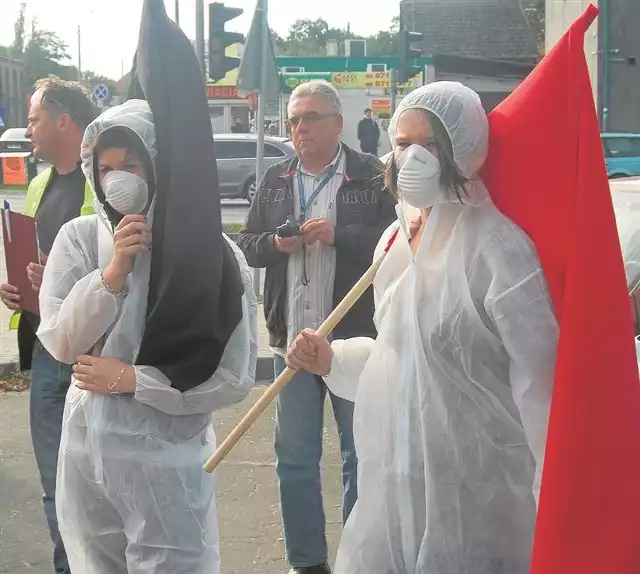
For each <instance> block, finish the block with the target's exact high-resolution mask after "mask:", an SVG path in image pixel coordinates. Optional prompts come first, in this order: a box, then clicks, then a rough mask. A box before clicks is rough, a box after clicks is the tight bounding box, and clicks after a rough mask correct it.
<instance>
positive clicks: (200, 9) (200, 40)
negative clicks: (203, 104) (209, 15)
mask: <svg viewBox="0 0 640 574" xmlns="http://www.w3.org/2000/svg"><path fill="white" fill-rule="evenodd" d="M196 55H197V56H198V61H199V62H200V69H201V70H202V75H203V76H204V77H205V78H206V73H205V70H206V69H207V68H206V66H205V63H204V0H196Z"/></svg>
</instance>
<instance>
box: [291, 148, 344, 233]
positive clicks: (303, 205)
mask: <svg viewBox="0 0 640 574" xmlns="http://www.w3.org/2000/svg"><path fill="white" fill-rule="evenodd" d="M341 153H342V152H341ZM340 160H341V157H340V156H339V157H338V158H337V160H336V162H335V163H334V164H333V165H332V166H331V169H330V170H329V172H328V173H327V175H326V176H325V178H324V179H323V180H322V181H321V182H320V185H318V187H316V188H315V189H314V190H313V193H312V194H311V195H310V196H309V199H308V200H307V198H306V197H305V192H304V182H303V181H302V171H301V170H300V166H298V169H297V176H298V196H299V197H300V223H301V224H302V223H304V221H305V220H306V219H307V211H308V210H309V207H310V206H311V205H313V202H314V201H315V200H316V198H317V197H318V195H319V194H320V192H321V191H322V190H323V189H324V188H325V187H326V186H327V185H328V184H329V182H330V181H331V179H332V178H333V176H334V175H335V174H336V172H337V171H338V165H339V164H340Z"/></svg>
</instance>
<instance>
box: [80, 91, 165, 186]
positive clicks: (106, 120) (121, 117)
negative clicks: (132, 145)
mask: <svg viewBox="0 0 640 574" xmlns="http://www.w3.org/2000/svg"><path fill="white" fill-rule="evenodd" d="M116 126H120V127H126V128H129V129H130V130H131V131H133V132H134V133H135V134H136V135H137V136H138V137H139V138H140V140H141V141H142V143H143V144H144V147H145V148H147V151H148V152H149V156H150V157H151V163H152V164H154V165H155V157H156V147H155V146H156V129H155V125H154V123H153V114H152V113H151V108H150V107H149V104H148V103H147V102H146V101H145V100H128V101H126V102H125V103H124V104H121V105H119V106H114V107H113V108H109V109H108V110H106V111H105V112H103V113H102V114H100V115H99V116H98V117H97V118H96V119H95V120H93V121H92V122H91V123H90V124H89V125H88V126H87V129H86V130H85V132H84V137H83V138H82V146H81V148H80V159H81V160H82V171H83V172H84V176H85V177H86V178H87V181H88V182H89V183H90V184H91V187H92V188H93V190H94V192H95V190H96V185H95V183H96V182H95V181H94V178H93V159H94V158H93V149H94V146H95V143H96V140H97V138H98V136H100V135H101V134H103V133H104V132H105V131H107V130H108V129H110V128H114V127H116Z"/></svg>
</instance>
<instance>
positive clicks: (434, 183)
mask: <svg viewBox="0 0 640 574" xmlns="http://www.w3.org/2000/svg"><path fill="white" fill-rule="evenodd" d="M396 165H397V167H398V193H399V194H400V195H401V197H402V198H403V199H404V201H406V202H407V203H408V204H409V205H411V206H413V207H417V208H419V209H427V208H429V207H433V206H434V205H436V204H437V203H442V202H443V201H446V200H447V191H446V190H445V189H442V187H441V186H440V174H441V171H440V162H439V161H438V158H437V157H436V156H435V155H433V154H432V153H431V152H429V151H427V150H426V149H425V148H424V147H422V146H420V145H416V144H412V145H410V146H409V147H408V148H407V149H405V150H404V151H403V152H402V153H401V154H400V157H399V158H398V159H397V161H396Z"/></svg>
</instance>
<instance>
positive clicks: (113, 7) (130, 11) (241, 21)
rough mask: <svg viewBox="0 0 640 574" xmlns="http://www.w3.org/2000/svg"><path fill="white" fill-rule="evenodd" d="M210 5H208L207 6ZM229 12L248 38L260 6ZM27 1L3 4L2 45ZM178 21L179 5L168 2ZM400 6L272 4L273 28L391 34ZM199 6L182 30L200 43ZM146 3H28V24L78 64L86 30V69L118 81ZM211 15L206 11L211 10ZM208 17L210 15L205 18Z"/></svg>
mask: <svg viewBox="0 0 640 574" xmlns="http://www.w3.org/2000/svg"><path fill="white" fill-rule="evenodd" d="M206 3H207V0H205V4H206ZM225 3H226V4H227V5H228V6H235V7H238V8H242V9H244V14H243V15H242V16H240V17H238V18H237V19H235V20H232V21H231V22H230V23H229V24H228V29H229V30H232V31H237V32H243V33H246V32H247V31H248V29H249V25H250V23H251V16H252V14H253V10H254V8H255V0H226V2H225ZM20 4H21V0H0V44H2V45H9V44H11V43H12V41H13V23H14V22H15V19H16V16H17V15H18V12H19V9H20ZM165 4H166V6H167V13H168V14H169V15H170V16H171V17H173V15H174V6H175V2H174V0H165ZM398 4H399V2H398V1H397V0H383V2H379V3H378V4H377V5H376V7H375V8H373V6H374V3H373V2H371V0H320V1H318V0H270V1H269V25H270V26H271V28H273V29H274V30H276V32H278V33H279V34H280V35H286V33H287V30H288V29H289V26H290V25H291V24H292V23H293V22H295V21H296V20H298V19H301V18H310V19H316V18H324V19H325V20H327V22H328V23H329V25H330V26H332V27H341V28H346V26H347V24H350V25H351V30H352V32H354V33H356V34H362V35H369V34H373V33H375V32H377V31H378V30H386V29H388V28H389V25H390V22H391V19H392V18H393V17H394V16H395V15H396V13H398V12H399V6H398ZM194 6H195V0H180V25H181V26H182V28H183V29H184V30H185V32H186V33H187V35H188V36H190V37H191V38H193V37H195V33H194V30H195V24H194V20H195V15H194V14H195V10H194ZM141 8H142V0H28V2H27V12H28V18H29V19H30V18H32V17H35V18H36V19H37V22H38V24H39V26H40V27H41V28H43V29H46V30H50V31H52V32H55V33H56V34H58V35H59V36H60V37H61V38H62V39H63V40H64V41H65V42H66V43H67V45H68V46H69V53H70V54H71V56H72V59H73V61H72V62H69V63H70V64H76V63H77V57H78V47H77V44H78V42H77V28H78V25H80V26H81V30H82V33H81V37H82V43H81V45H82V68H83V69H85V70H93V71H95V72H96V73H99V74H104V75H106V76H110V77H112V78H114V79H118V77H119V76H120V71H121V68H122V67H124V70H125V72H126V71H127V70H128V68H129V66H130V64H131V59H132V57H133V52H134V50H135V46H136V42H137V34H138V25H139V19H140V11H141ZM205 10H206V8H205ZM205 14H206V12H205Z"/></svg>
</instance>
